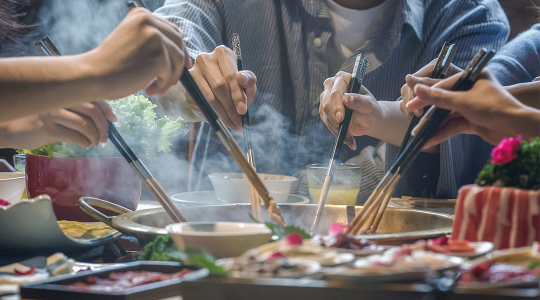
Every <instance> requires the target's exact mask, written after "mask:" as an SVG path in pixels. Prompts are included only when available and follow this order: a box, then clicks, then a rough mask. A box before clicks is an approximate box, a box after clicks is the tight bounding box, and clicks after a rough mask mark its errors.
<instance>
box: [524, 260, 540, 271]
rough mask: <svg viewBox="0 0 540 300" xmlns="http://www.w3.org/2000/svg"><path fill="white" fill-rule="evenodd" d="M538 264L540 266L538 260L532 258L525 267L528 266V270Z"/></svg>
mask: <svg viewBox="0 0 540 300" xmlns="http://www.w3.org/2000/svg"><path fill="white" fill-rule="evenodd" d="M538 266H540V261H538V260H532V261H531V262H530V263H529V265H528V266H527V268H528V269H529V270H532V269H535V268H537V267H538Z"/></svg>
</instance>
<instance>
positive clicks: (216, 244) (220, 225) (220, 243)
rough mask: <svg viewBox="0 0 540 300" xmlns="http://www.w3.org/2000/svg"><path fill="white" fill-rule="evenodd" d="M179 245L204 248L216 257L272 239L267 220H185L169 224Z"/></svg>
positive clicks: (242, 251)
mask: <svg viewBox="0 0 540 300" xmlns="http://www.w3.org/2000/svg"><path fill="white" fill-rule="evenodd" d="M165 230H167V232H169V235H170V236H171V238H172V239H173V241H174V243H175V244H176V247H178V249H180V250H183V249H185V248H188V247H194V248H201V249H204V250H206V251H208V252H209V253H210V254H212V255H213V256H214V257H215V258H224V257H235V256H238V255H240V254H242V253H244V252H245V251H246V250H248V249H251V248H255V247H258V246H260V245H262V244H265V243H267V242H269V241H270V238H271V237H272V231H270V229H268V227H266V226H265V225H264V224H256V223H240V222H185V223H175V224H170V225H167V226H166V227H165Z"/></svg>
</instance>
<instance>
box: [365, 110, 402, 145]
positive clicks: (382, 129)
mask: <svg viewBox="0 0 540 300" xmlns="http://www.w3.org/2000/svg"><path fill="white" fill-rule="evenodd" d="M379 104H380V105H381V108H382V110H383V119H382V120H381V122H379V124H378V126H375V128H373V130H372V131H371V133H370V134H369V135H370V136H371V137H374V138H377V139H379V140H382V141H385V142H387V143H390V144H392V145H395V146H399V145H401V141H402V140H403V137H404V136H405V132H406V131H407V127H408V126H409V120H408V119H407V117H405V115H404V114H403V113H402V112H401V110H400V109H399V101H379Z"/></svg>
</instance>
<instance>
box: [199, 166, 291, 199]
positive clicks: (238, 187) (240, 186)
mask: <svg viewBox="0 0 540 300" xmlns="http://www.w3.org/2000/svg"><path fill="white" fill-rule="evenodd" d="M258 175H259V177H260V178H261V181H262V182H263V184H264V186H265V187H266V189H268V192H270V195H271V196H272V198H274V201H276V203H284V202H287V199H288V198H289V192H290V191H291V186H292V184H293V182H295V181H296V180H297V179H296V177H292V176H285V175H270V174H258ZM208 178H210V181H212V185H213V186H214V191H215V192H216V197H217V198H218V199H219V200H221V201H224V202H227V203H250V202H251V201H250V198H249V182H248V179H247V177H246V175H244V174H243V173H213V174H209V175H208Z"/></svg>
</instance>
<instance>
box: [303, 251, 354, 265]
mask: <svg viewBox="0 0 540 300" xmlns="http://www.w3.org/2000/svg"><path fill="white" fill-rule="evenodd" d="M332 250H333V248H332ZM336 250H337V249H336ZM355 257H356V256H354V254H352V253H343V252H339V251H338V254H337V255H336V256H335V257H334V259H333V260H332V261H319V262H318V263H320V264H321V265H322V266H325V267H333V266H339V265H343V264H348V263H350V262H352V261H353V260H354V259H355ZM298 259H304V258H302V257H298ZM305 260H309V258H305Z"/></svg>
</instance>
